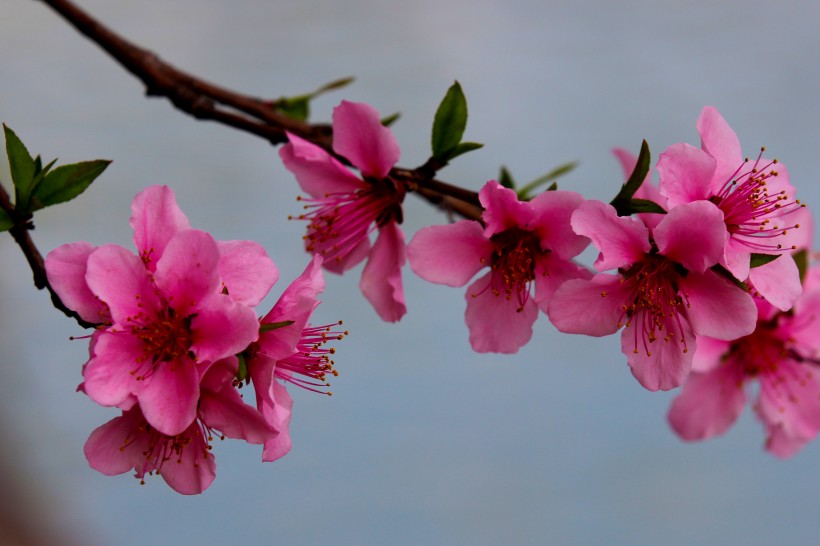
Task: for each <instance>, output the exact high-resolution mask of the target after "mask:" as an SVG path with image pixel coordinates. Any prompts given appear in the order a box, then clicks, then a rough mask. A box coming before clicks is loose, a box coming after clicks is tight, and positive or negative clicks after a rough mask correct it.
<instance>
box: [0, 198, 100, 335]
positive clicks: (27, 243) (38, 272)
mask: <svg viewBox="0 0 820 546" xmlns="http://www.w3.org/2000/svg"><path fill="white" fill-rule="evenodd" d="M0 209H2V210H3V212H5V213H6V214H8V215H9V216H10V217H11V219H12V220H13V221H14V226H13V227H12V228H11V229H9V234H11V236H12V237H13V238H14V240H15V242H16V243H17V245H18V246H19V247H20V250H22V251H23V255H24V256H25V257H26V261H27V262H28V265H29V267H30V268H31V273H32V275H33V276H34V286H35V287H37V289H38V290H43V289H44V288H45V289H47V290H48V292H49V294H51V303H52V304H53V305H54V307H56V308H57V309H59V310H60V311H62V312H63V313H65V315H66V316H68V317H71V318H73V319H74V320H76V321H77V323H78V324H79V325H80V326H82V327H83V328H92V327H94V324H91V323H90V322H86V321H85V320H83V319H82V318H80V315H78V314H77V312H76V311H73V310H71V309H69V308H68V307H66V306H65V304H64V303H63V301H62V300H61V299H60V296H58V295H57V293H56V292H55V291H54V289H53V288H52V287H51V284H49V282H48V276H47V275H46V266H45V261H44V260H43V255H42V254H40V251H39V250H37V247H36V246H35V245H34V241H33V240H32V239H31V235H30V234H29V231H31V230H33V229H34V223H33V222H32V221H31V214H27V215H21V214H20V213H19V212H18V211H17V210H16V209H15V208H14V205H12V203H11V199H10V198H9V194H8V193H6V189H5V188H4V187H3V186H2V185H0Z"/></svg>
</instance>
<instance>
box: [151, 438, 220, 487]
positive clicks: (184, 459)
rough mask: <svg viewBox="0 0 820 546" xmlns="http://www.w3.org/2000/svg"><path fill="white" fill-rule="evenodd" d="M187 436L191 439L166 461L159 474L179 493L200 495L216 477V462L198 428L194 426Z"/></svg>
mask: <svg viewBox="0 0 820 546" xmlns="http://www.w3.org/2000/svg"><path fill="white" fill-rule="evenodd" d="M186 436H187V437H188V438H189V439H190V441H189V442H188V443H187V445H185V447H184V448H183V449H182V450H181V451H180V452H179V453H178V454H177V453H176V452H175V454H174V456H172V457H171V458H170V459H168V460H167V461H165V463H164V464H163V465H162V469H161V471H160V472H159V474H160V476H162V479H163V480H165V483H167V484H168V485H169V486H170V487H171V489H173V490H174V491H176V492H177V493H182V494H183V495H198V494H200V493H202V492H203V491H205V490H206V489H208V487H210V486H211V484H212V483H213V481H214V478H216V462H215V461H214V456H213V455H211V452H210V451H209V450H208V446H207V445H205V441H204V440H203V439H202V433H201V432H200V431H199V430H198V429H197V428H194V427H192V428H191V429H190V430H188V431H187V432H186ZM203 455H204V456H203Z"/></svg>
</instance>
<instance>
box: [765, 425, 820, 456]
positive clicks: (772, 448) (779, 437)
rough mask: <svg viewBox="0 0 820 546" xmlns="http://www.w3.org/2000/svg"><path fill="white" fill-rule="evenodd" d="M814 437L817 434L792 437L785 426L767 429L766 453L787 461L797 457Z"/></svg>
mask: <svg viewBox="0 0 820 546" xmlns="http://www.w3.org/2000/svg"><path fill="white" fill-rule="evenodd" d="M814 437H815V434H810V435H807V436H792V435H790V434H789V433H788V432H787V431H786V429H785V428H784V427H783V426H772V427H767V438H766V451H768V452H769V453H771V454H772V455H775V456H776V457H780V458H781V459H787V458H789V457H792V456H793V455H796V454H797V452H798V451H800V450H801V449H802V448H803V446H804V445H806V444H807V443H809V442H810V441H812V440H813V439H814Z"/></svg>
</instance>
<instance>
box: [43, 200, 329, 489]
mask: <svg viewBox="0 0 820 546" xmlns="http://www.w3.org/2000/svg"><path fill="white" fill-rule="evenodd" d="M130 224H131V227H132V229H133V232H134V237H133V240H134V245H135V247H136V250H137V252H136V253H134V252H132V251H130V250H128V249H126V248H124V247H121V246H119V245H115V244H107V245H103V246H100V247H95V246H92V245H91V244H89V243H86V242H79V243H72V244H66V245H62V246H60V247H58V248H56V249H54V250H53V251H52V252H50V253H49V254H48V256H47V258H46V262H45V265H46V271H47V274H48V279H49V282H50V284H51V286H52V287H53V289H54V290H55V292H56V293H57V295H58V296H59V297H60V298H61V300H62V301H63V303H64V304H65V305H66V306H67V307H68V308H70V309H72V310H74V311H75V312H76V313H77V314H78V316H79V317H80V318H81V319H82V320H84V321H86V322H88V323H91V324H94V325H96V328H95V330H94V332H93V333H92V334H91V336H89V337H90V346H89V354H90V358H89V360H88V361H87V362H86V363H85V364H84V366H83V382H82V383H81V384H80V386H79V387H78V390H80V391H82V392H84V393H85V394H86V395H88V397H89V398H91V400H93V401H94V402H96V403H98V404H100V405H103V406H108V407H116V408H119V409H120V410H121V412H122V414H121V415H120V416H119V417H115V418H114V419H112V420H111V421H109V422H108V423H106V424H104V425H102V426H101V427H99V428H97V429H96V430H95V431H94V432H92V434H91V436H90V437H89V439H88V441H87V442H86V445H85V454H86V457H87V459H88V461H89V464H90V465H91V467H92V468H94V469H96V470H98V471H99V472H102V473H103V474H106V475H115V474H121V473H124V472H127V471H129V470H131V469H133V470H134V471H135V475H136V477H137V478H139V479H141V480H142V479H143V478H144V476H145V475H146V474H158V475H160V476H161V477H162V478H163V479H164V480H165V481H166V482H167V483H168V484H169V485H170V486H171V487H172V488H173V489H174V490H176V491H178V492H180V493H183V494H196V493H201V492H202V491H203V490H205V489H206V488H208V487H209V486H210V484H211V483H212V481H213V479H214V477H215V470H216V465H215V462H214V456H213V454H212V453H211V447H212V445H211V444H212V442H213V440H214V438H215V437H216V436H217V435H218V437H220V438H225V437H229V438H237V439H242V440H245V441H246V442H249V443H252V444H260V445H262V446H263V455H262V458H263V460H265V461H273V460H275V459H277V458H279V457H281V456H282V455H284V454H285V453H287V452H288V450H289V449H290V434H289V429H288V424H289V421H290V414H291V407H292V400H291V398H290V397H289V395H288V393H287V391H286V390H285V388H284V386H283V383H285V382H290V383H292V384H296V385H300V386H304V387H307V388H309V389H311V390H317V391H319V392H327V391H326V387H327V383H326V382H325V375H326V374H328V373H333V371H334V370H333V362H332V360H330V357H329V355H330V351H331V349H330V348H327V347H325V345H326V344H327V343H328V341H330V340H332V339H340V338H341V336H343V335H344V334H343V333H341V332H336V331H333V329H334V328H335V327H336V326H337V325H336V324H334V325H328V326H323V327H312V326H310V325H309V324H308V319H309V317H310V315H311V313H312V312H313V310H314V309H315V308H316V306H317V305H318V303H319V302H318V300H317V296H318V294H319V293H320V292H321V291H322V290H323V288H324V280H323V278H322V274H321V269H320V268H321V264H322V258H321V256H318V255H316V256H314V257H313V258H312V259H311V261H310V263H309V264H308V266H307V268H306V269H305V272H304V273H303V274H302V275H301V276H300V277H299V278H297V279H296V280H295V281H294V282H293V283H292V284H291V285H290V286H289V287H288V288H287V289H286V290H285V291H284V292H283V294H282V295H281V297H280V299H279V300H278V302H277V303H276V304H275V305H274V307H273V308H272V309H271V311H270V312H269V313H267V314H266V315H265V316H264V317H263V318H262V319H261V320H260V319H259V318H257V315H256V311H255V310H254V308H255V307H256V306H258V305H259V304H260V302H261V301H262V299H263V298H264V297H265V296H266V295H267V293H268V292H269V291H270V289H271V288H272V286H273V285H274V283H275V282H276V281H277V280H278V277H279V272H278V269H277V267H276V266H275V264H274V263H273V261H272V260H271V259H270V258H269V257H268V255H267V253H266V252H265V250H264V248H262V246H261V245H259V244H257V243H254V242H251V241H217V240H215V239H214V238H213V236H211V235H210V234H209V233H207V232H205V231H201V230H197V229H193V228H191V226H190V224H189V222H188V219H187V218H186V217H185V215H184V214H183V212H182V211H181V210H180V208H179V207H178V206H177V203H176V199H175V196H174V193H173V192H172V190H171V189H170V188H168V187H166V186H152V187H149V188H147V189H145V190H144V191H142V192H141V193H140V194H139V195H137V196H136V198H135V199H134V201H133V203H132V206H131V219H130ZM248 382H251V383H252V384H253V389H254V392H255V395H256V405H255V406H252V405H249V404H247V403H246V402H245V401H244V400H243V397H242V395H241V394H240V391H239V390H238V388H239V387H241V386H243V384H246V383H248Z"/></svg>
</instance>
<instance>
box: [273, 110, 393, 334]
mask: <svg viewBox="0 0 820 546" xmlns="http://www.w3.org/2000/svg"><path fill="white" fill-rule="evenodd" d="M288 139H289V141H290V142H289V143H288V144H286V145H285V146H283V147H282V148H281V149H280V151H279V155H280V157H281V158H282V161H283V162H284V164H285V167H286V168H287V169H288V170H289V171H290V172H292V173H293V174H294V176H296V180H297V181H298V182H299V185H300V186H301V188H302V190H303V191H305V192H307V193H308V194H309V195H310V197H308V198H302V199H301V201H302V202H304V203H305V207H304V208H305V211H306V212H304V213H303V214H301V215H299V216H298V218H299V219H302V220H306V221H307V222H308V230H307V235H306V236H305V248H306V249H307V251H308V252H310V253H318V254H321V255H322V256H323V257H324V267H325V269H327V270H328V271H331V272H333V273H343V272H344V271H347V270H348V269H350V268H351V267H353V266H355V265H356V264H358V263H359V262H361V261H362V260H364V259H365V258H367V264H366V265H365V267H364V271H363V272H362V279H361V282H360V283H359V288H360V289H361V291H362V293H363V294H364V296H365V297H366V298H367V300H368V301H369V302H370V303H371V304H372V305H373V307H374V309H375V310H376V312H377V313H378V314H379V316H380V317H381V318H382V319H383V320H386V321H390V322H395V321H398V320H399V319H401V317H402V316H403V315H404V314H405V312H406V311H407V308H406V306H405V302H404V289H403V287H402V278H401V268H402V266H403V265H404V261H405V256H404V246H405V244H404V233H403V232H402V230H401V229H400V228H399V224H401V222H402V201H403V200H404V188H403V186H401V185H398V184H396V183H395V182H393V180H391V179H390V169H391V168H392V167H393V165H395V164H396V162H397V161H398V160H399V146H398V144H397V143H396V139H395V137H394V136H393V133H392V132H391V131H390V129H388V128H387V127H384V126H383V125H382V124H381V122H380V120H379V113H378V112H377V111H376V109H375V108H373V107H372V106H370V105H368V104H363V103H355V102H348V101H342V102H341V104H339V106H337V107H336V108H335V109H334V110H333V151H334V152H335V153H336V154H338V155H340V156H342V157H344V158H346V159H348V160H349V161H350V162H351V163H352V164H353V166H354V167H356V168H357V169H359V171H360V172H361V177H358V176H356V175H354V174H353V173H352V172H351V171H350V170H348V169H347V168H346V167H344V165H342V163H341V162H339V161H338V160H337V159H336V158H334V157H333V156H332V155H331V154H329V153H328V152H326V151H325V150H323V149H322V148H320V147H318V146H316V145H315V144H312V143H310V142H308V141H307V140H304V139H302V138H299V137H298V136H296V135H293V134H290V133H288ZM374 230H378V232H379V235H378V237H377V239H376V242H375V244H373V245H372V246H371V244H370V239H369V235H370V233H371V232H373V231H374Z"/></svg>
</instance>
